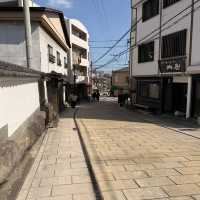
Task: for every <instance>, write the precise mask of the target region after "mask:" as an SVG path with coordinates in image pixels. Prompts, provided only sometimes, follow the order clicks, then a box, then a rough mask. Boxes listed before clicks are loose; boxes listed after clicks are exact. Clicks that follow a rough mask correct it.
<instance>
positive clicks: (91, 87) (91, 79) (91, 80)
mask: <svg viewBox="0 0 200 200" xmlns="http://www.w3.org/2000/svg"><path fill="white" fill-rule="evenodd" d="M90 70H91V72H90V73H91V74H90V83H91V86H90V94H92V89H93V77H92V75H93V63H92V61H91V69H90Z"/></svg>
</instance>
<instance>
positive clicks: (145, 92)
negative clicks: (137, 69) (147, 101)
mask: <svg viewBox="0 0 200 200" xmlns="http://www.w3.org/2000/svg"><path fill="white" fill-rule="evenodd" d="M140 96H141V97H146V98H151V99H159V98H160V86H159V84H158V83H148V82H146V81H142V82H141V83H140Z"/></svg>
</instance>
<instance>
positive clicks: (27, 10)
mask: <svg viewBox="0 0 200 200" xmlns="http://www.w3.org/2000/svg"><path fill="white" fill-rule="evenodd" d="M23 7H24V23H25V38H26V59H27V68H31V67H32V37H31V20H30V8H29V0H23Z"/></svg>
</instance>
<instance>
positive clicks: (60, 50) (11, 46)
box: [0, 7, 70, 112]
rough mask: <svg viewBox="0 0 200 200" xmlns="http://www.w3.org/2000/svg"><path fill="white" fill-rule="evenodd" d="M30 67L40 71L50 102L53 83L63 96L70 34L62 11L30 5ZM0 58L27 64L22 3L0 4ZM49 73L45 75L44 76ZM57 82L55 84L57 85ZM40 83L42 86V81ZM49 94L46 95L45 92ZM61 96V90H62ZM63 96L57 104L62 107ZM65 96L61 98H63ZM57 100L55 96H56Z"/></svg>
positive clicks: (4, 60) (45, 99)
mask: <svg viewBox="0 0 200 200" xmlns="http://www.w3.org/2000/svg"><path fill="white" fill-rule="evenodd" d="M30 12H31V29H32V69H34V70H37V71H40V72H43V73H44V74H45V77H46V78H44V83H41V84H44V88H45V94H46V95H45V96H44V99H43V100H41V101H43V102H50V101H52V103H53V101H54V100H52V97H51V96H50V95H49V94H50V93H52V91H53V89H52V87H58V88H59V89H58V88H57V89H58V90H57V92H58V93H60V95H61V96H62V93H63V90H65V88H66V87H65V85H67V83H68V80H67V76H68V53H69V48H70V42H69V37H68V33H67V29H66V26H65V20H64V15H63V13H62V12H60V11H57V10H54V9H49V8H45V7H31V8H30ZM0 49H1V51H0V60H1V61H3V62H8V63H12V64H15V65H19V66H25V67H26V63H27V62H26V45H25V28H24V14H23V8H22V7H0ZM47 76H48V78H47ZM56 84H57V86H56ZM61 85H63V86H61ZM41 87H43V86H42V85H41ZM48 90H49V91H51V90H52V91H51V92H48ZM47 94H48V95H47ZM63 96H64V94H63ZM61 99H62V97H60V98H59V100H58V102H60V103H55V102H54V104H58V105H59V108H56V107H57V106H55V111H56V112H57V111H58V110H61V107H63V101H64V100H61ZM63 99H64V98H63ZM56 101H57V100H56Z"/></svg>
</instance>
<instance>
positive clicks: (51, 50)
mask: <svg viewBox="0 0 200 200" xmlns="http://www.w3.org/2000/svg"><path fill="white" fill-rule="evenodd" d="M48 56H49V62H51V63H55V56H54V55H53V47H52V46H51V45H48Z"/></svg>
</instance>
